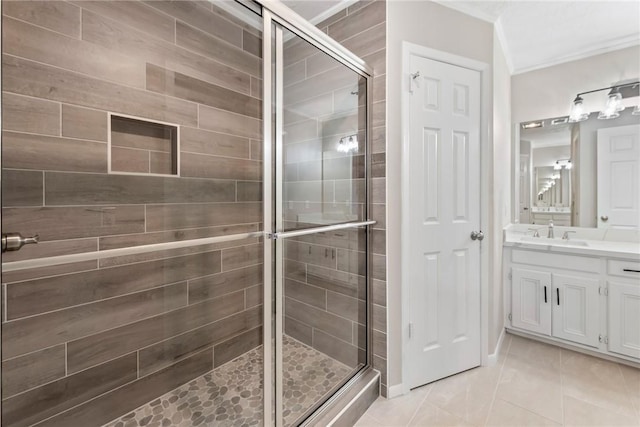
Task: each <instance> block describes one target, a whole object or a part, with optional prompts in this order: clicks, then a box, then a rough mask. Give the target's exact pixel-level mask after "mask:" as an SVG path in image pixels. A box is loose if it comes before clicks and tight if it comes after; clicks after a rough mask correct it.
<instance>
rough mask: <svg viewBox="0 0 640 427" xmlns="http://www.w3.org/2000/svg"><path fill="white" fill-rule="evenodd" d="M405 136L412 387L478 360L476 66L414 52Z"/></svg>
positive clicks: (471, 366)
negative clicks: (460, 64)
mask: <svg viewBox="0 0 640 427" xmlns="http://www.w3.org/2000/svg"><path fill="white" fill-rule="evenodd" d="M411 70H412V73H416V72H419V75H418V76H417V77H416V78H415V80H416V81H415V82H414V85H413V93H412V94H411V104H410V111H409V117H410V129H409V139H410V140H409V141H408V144H409V146H408V160H407V164H406V165H405V167H408V168H409V171H408V176H409V187H410V188H411V193H410V194H409V195H408V197H409V229H410V230H411V231H410V233H409V236H405V238H408V239H409V243H408V247H409V253H408V254H407V255H406V256H408V257H409V265H410V267H409V271H407V272H405V273H406V274H408V275H409V281H408V283H410V284H409V293H410V295H409V298H410V301H411V303H410V313H409V319H410V322H411V323H410V331H411V332H410V333H411V337H410V341H409V351H410V355H409V357H408V359H409V363H410V371H411V373H412V375H411V378H410V379H409V382H410V387H416V386H419V385H422V384H426V383H429V382H432V381H435V380H437V379H440V378H443V377H446V376H449V375H452V374H455V373H457V372H461V371H464V370H467V369H470V368H473V367H475V366H478V365H479V364H480V352H481V347H480V242H479V241H478V240H476V241H473V240H471V238H470V235H471V232H472V231H478V230H479V227H480V197H479V192H480V73H479V72H477V71H472V70H469V69H466V68H462V67H457V66H453V65H450V64H445V63H443V62H439V61H434V60H429V59H425V58H421V57H417V56H412V58H411Z"/></svg>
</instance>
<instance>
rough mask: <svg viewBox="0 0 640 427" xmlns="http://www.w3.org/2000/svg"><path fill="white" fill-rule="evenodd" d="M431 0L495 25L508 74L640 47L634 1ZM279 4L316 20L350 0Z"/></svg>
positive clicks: (638, 5)
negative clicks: (505, 58) (636, 46)
mask: <svg viewBox="0 0 640 427" xmlns="http://www.w3.org/2000/svg"><path fill="white" fill-rule="evenodd" d="M387 1H398V0H387ZM413 1H415V0H413ZM435 1H437V2H438V3H440V4H442V5H443V6H447V7H450V8H452V9H456V10H458V11H460V12H463V13H466V14H469V15H472V16H474V17H476V18H479V19H482V20H485V21H488V22H492V23H494V24H495V25H496V33H497V35H498V38H499V39H500V42H501V44H502V46H503V49H504V51H505V55H506V57H507V63H508V64H509V68H510V69H511V72H512V73H513V74H518V73H523V72H526V71H531V70H535V69H539V68H544V67H548V66H551V65H555V64H559V63H562V62H568V61H572V60H576V59H580V58H586V57H588V56H593V55H597V54H600V53H604V52H608V51H612V50H618V49H622V48H625V47H629V46H634V45H640V2H639V1H636V0H627V1H617V0H601V1H593V0H574V1H551V0H547V1H519V0H508V1H506V0H500V1H483V0H476V1H473V0H471V1H469V0H464V1H463V0H435ZM283 2H284V3H285V4H286V5H287V6H289V7H291V8H292V9H293V10H294V11H296V12H297V13H298V14H299V15H301V16H303V17H304V18H306V19H308V20H309V21H311V22H313V23H317V22H319V21H321V20H322V19H325V18H327V17H328V16H330V15H331V14H333V13H336V12H337V11H339V10H340V9H342V8H344V7H346V6H348V5H350V4H352V3H353V2H354V0H284V1H283Z"/></svg>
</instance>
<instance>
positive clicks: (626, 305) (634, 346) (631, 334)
mask: <svg viewBox="0 0 640 427" xmlns="http://www.w3.org/2000/svg"><path fill="white" fill-rule="evenodd" d="M608 313H609V350H610V351H613V352H616V353H620V354H624V355H626V356H631V357H636V358H638V359H640V286H638V283H634V284H631V283H623V282H609V310H608Z"/></svg>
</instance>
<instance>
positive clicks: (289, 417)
mask: <svg viewBox="0 0 640 427" xmlns="http://www.w3.org/2000/svg"><path fill="white" fill-rule="evenodd" d="M276 49H277V50H278V49H279V53H277V54H276V58H279V59H277V61H276V62H277V65H276V66H277V67H278V66H281V67H282V68H283V70H284V73H283V76H284V77H283V79H282V81H281V82H276V86H277V89H276V90H277V93H278V94H277V95H276V100H277V104H278V105H276V108H277V111H278V113H279V114H280V117H281V118H282V121H281V122H278V121H276V150H275V153H276V161H275V165H276V173H275V177H276V179H275V181H276V182H275V189H274V194H275V195H276V200H275V206H276V209H275V213H276V218H275V231H276V233H277V236H278V238H277V239H276V266H275V268H276V355H277V356H276V357H277V363H279V364H280V365H281V366H282V378H279V379H278V382H277V390H276V396H277V398H276V400H278V399H280V402H281V403H280V404H279V405H278V408H277V409H276V421H277V423H279V424H281V425H284V426H289V425H297V424H298V423H299V422H300V421H302V420H304V419H305V417H306V416H307V415H309V413H310V412H311V411H313V410H314V409H315V408H316V407H317V406H319V405H320V404H322V403H323V402H324V401H325V400H326V399H327V398H328V397H329V396H330V395H331V394H332V393H333V391H334V390H336V389H337V388H338V387H340V386H341V385H342V384H344V383H345V382H346V381H347V380H348V379H349V378H351V377H352V376H353V374H354V373H355V372H357V371H358V370H359V369H360V368H362V367H363V366H365V365H366V363H367V359H366V354H367V353H366V349H367V333H366V331H367V238H368V231H367V229H366V227H356V226H349V227H347V228H341V229H335V228H334V227H333V226H335V225H337V224H348V223H358V222H361V221H363V219H364V218H366V215H367V209H366V195H367V192H366V190H367V187H366V172H367V171H366V168H365V159H366V154H367V153H366V142H367V133H366V118H367V107H366V100H367V81H366V78H365V77H363V76H361V75H360V74H358V73H356V72H354V71H352V70H351V69H350V68H348V67H346V66H345V65H344V64H342V63H340V62H338V61H337V60H335V59H333V58H332V57H330V56H329V55H327V54H326V53H325V52H323V51H321V50H319V49H318V48H316V47H315V46H313V45H311V44H309V43H308V42H307V41H305V40H304V39H302V38H300V37H299V36H298V35H296V34H295V33H294V32H292V31H289V30H288V29H287V28H285V27H278V28H277V30H276Z"/></svg>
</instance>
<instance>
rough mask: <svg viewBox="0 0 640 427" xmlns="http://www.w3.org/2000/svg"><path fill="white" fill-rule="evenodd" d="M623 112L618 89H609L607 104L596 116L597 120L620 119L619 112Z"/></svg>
mask: <svg viewBox="0 0 640 427" xmlns="http://www.w3.org/2000/svg"><path fill="white" fill-rule="evenodd" d="M622 110H624V106H623V105H622V95H621V94H620V91H618V88H615V87H614V88H613V89H611V92H609V96H608V97H607V104H606V105H605V107H604V109H603V110H602V111H600V114H598V118H599V119H601V120H608V119H615V118H617V117H620V111H622Z"/></svg>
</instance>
